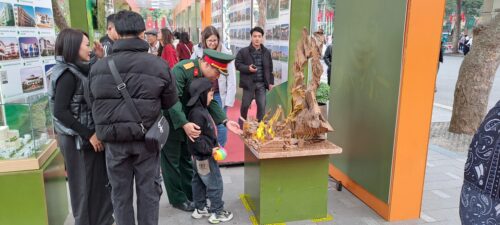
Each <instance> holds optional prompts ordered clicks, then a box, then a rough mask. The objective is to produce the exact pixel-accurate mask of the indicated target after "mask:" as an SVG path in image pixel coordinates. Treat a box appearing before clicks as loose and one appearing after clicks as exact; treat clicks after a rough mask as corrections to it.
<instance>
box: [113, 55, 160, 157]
mask: <svg viewBox="0 0 500 225" xmlns="http://www.w3.org/2000/svg"><path fill="white" fill-rule="evenodd" d="M108 66H109V69H110V70H111V74H113V78H114V79H115V82H116V84H117V86H116V88H117V89H118V91H120V93H121V94H122V96H123V99H125V103H126V104H127V105H128V107H129V108H130V110H131V111H132V114H134V117H135V118H136V120H137V122H138V125H139V126H141V130H142V133H144V139H145V142H146V148H147V149H149V150H154V151H160V150H161V149H162V148H163V146H164V145H165V143H166V142H167V138H168V132H169V129H170V128H169V125H168V121H167V119H166V118H165V117H164V116H163V115H162V114H161V112H160V115H159V116H158V118H157V119H156V121H155V122H154V123H153V125H152V126H151V127H150V128H149V130H147V129H146V128H145V127H144V124H143V122H142V118H141V115H140V114H139V112H138V111H137V108H136V107H135V104H134V102H133V101H132V98H131V97H130V94H129V93H128V91H127V85H126V84H125V82H123V80H122V78H121V77H120V74H119V73H118V70H117V69H116V65H115V62H114V61H113V59H112V58H111V57H108Z"/></svg>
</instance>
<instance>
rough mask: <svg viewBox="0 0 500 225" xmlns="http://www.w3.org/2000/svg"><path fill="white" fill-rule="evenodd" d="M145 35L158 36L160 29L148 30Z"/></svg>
mask: <svg viewBox="0 0 500 225" xmlns="http://www.w3.org/2000/svg"><path fill="white" fill-rule="evenodd" d="M144 34H145V35H154V36H158V31H156V30H148V31H146V32H145V33H144Z"/></svg>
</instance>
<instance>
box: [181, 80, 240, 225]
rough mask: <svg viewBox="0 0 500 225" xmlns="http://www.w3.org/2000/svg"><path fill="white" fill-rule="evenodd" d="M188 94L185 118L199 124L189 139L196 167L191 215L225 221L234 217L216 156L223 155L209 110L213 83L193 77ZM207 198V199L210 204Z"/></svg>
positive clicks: (221, 156)
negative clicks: (196, 134)
mask: <svg viewBox="0 0 500 225" xmlns="http://www.w3.org/2000/svg"><path fill="white" fill-rule="evenodd" d="M189 94H190V99H189V102H188V103H187V106H188V107H191V109H190V111H189V116H188V120H189V121H190V122H192V123H195V124H196V125H198V126H199V127H200V131H201V134H200V136H199V137H198V138H195V139H194V141H191V140H190V141H188V149H189V151H190V152H191V155H192V156H193V167H194V170H195V174H194V176H193V180H192V183H191V184H192V187H193V201H194V204H195V210H194V212H193V214H192V215H191V216H192V217H193V218H195V219H201V218H203V217H204V216H205V217H209V218H208V221H209V222H210V223H213V224H214V223H220V222H227V221H230V220H231V219H232V218H233V214H232V213H231V212H229V211H226V210H224V202H223V201H222V193H223V182H222V175H221V173H220V170H219V166H218V164H217V161H216V159H215V158H217V160H222V159H223V158H225V152H224V150H223V149H222V148H219V144H218V141H217V126H216V125H215V122H214V120H213V119H212V117H211V116H210V113H209V111H208V105H209V104H210V102H211V101H212V100H213V95H214V91H213V89H212V83H211V82H210V80H208V79H207V78H197V79H193V80H192V82H191V84H190V86H189ZM207 198H208V199H210V207H208V205H207Z"/></svg>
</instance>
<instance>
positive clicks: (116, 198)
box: [94, 142, 162, 225]
mask: <svg viewBox="0 0 500 225" xmlns="http://www.w3.org/2000/svg"><path fill="white" fill-rule="evenodd" d="M105 147H106V150H105V151H106V162H107V164H108V175H109V181H110V183H111V188H112V189H111V196H112V200H113V206H114V209H115V218H116V224H119V225H133V224H135V218H134V207H133V196H134V192H133V191H134V187H133V185H134V180H135V189H136V193H137V221H138V223H139V225H157V224H158V213H159V203H160V196H161V194H162V188H161V177H160V162H159V161H160V153H159V152H158V151H151V150H148V149H147V148H146V145H145V143H144V142H123V143H106V144H105ZM98 206H99V205H95V206H94V207H98Z"/></svg>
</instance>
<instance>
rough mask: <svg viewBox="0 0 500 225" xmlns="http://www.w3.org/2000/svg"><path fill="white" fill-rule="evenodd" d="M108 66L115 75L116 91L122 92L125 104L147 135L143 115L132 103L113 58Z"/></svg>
mask: <svg viewBox="0 0 500 225" xmlns="http://www.w3.org/2000/svg"><path fill="white" fill-rule="evenodd" d="M108 66H109V69H110V70H111V74H113V78H114V79H115V83H116V89H118V91H120V93H121V94H122V97H123V99H125V103H126V104H127V106H128V108H129V109H130V110H131V112H132V114H134V117H135V119H136V120H137V122H139V125H140V126H141V128H142V132H143V133H146V132H147V130H146V128H144V124H143V122H142V118H141V114H139V112H138V111H137V108H136V107H135V104H134V102H133V101H132V98H131V97H130V94H129V93H128V91H127V85H126V84H125V82H123V80H122V78H121V77H120V74H119V73H118V70H117V69H116V65H115V61H114V60H113V58H111V57H108Z"/></svg>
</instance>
